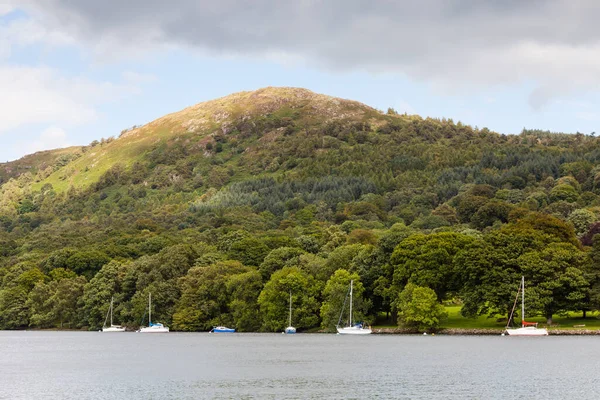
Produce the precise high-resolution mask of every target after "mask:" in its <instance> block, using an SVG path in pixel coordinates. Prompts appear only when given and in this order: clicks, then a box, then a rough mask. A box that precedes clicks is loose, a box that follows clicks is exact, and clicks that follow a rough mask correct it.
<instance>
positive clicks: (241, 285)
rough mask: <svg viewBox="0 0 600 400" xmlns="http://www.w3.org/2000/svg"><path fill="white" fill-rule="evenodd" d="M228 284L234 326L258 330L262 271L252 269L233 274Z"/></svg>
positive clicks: (249, 330)
mask: <svg viewBox="0 0 600 400" xmlns="http://www.w3.org/2000/svg"><path fill="white" fill-rule="evenodd" d="M226 286H227V292H228V294H229V298H230V301H229V310H230V312H231V316H232V318H233V324H234V326H235V327H236V328H237V330H238V331H240V332H255V331H258V330H259V329H260V326H261V320H260V312H259V308H258V296H259V294H260V291H261V289H262V287H263V281H262V277H261V275H260V273H259V272H258V271H255V270H252V271H248V272H245V273H242V274H236V275H231V276H230V277H229V278H228V279H227V283H226Z"/></svg>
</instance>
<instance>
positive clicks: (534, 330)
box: [506, 276, 548, 336]
mask: <svg viewBox="0 0 600 400" xmlns="http://www.w3.org/2000/svg"><path fill="white" fill-rule="evenodd" d="M519 291H520V292H521V296H522V297H521V327H520V328H514V329H509V328H508V325H507V326H506V333H507V334H508V335H509V336H548V331H547V330H546V329H544V328H538V327H537V326H538V323H537V322H527V321H525V277H524V276H522V277H521V285H520V286H519ZM519 291H517V298H519ZM516 305H517V304H516V300H515V305H514V306H513V310H512V312H511V316H510V318H509V319H508V323H509V324H510V321H511V319H512V315H513V313H514V311H515V306H516Z"/></svg>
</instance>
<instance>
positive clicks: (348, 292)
mask: <svg viewBox="0 0 600 400" xmlns="http://www.w3.org/2000/svg"><path fill="white" fill-rule="evenodd" d="M348 295H350V289H348V291H347V292H346V297H344V304H343V305H342V311H341V312H340V318H339V319H338V323H337V325H336V326H340V323H341V322H342V316H343V315H344V309H345V308H346V301H347V300H348Z"/></svg>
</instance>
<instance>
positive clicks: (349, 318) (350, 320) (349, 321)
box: [348, 280, 354, 326]
mask: <svg viewBox="0 0 600 400" xmlns="http://www.w3.org/2000/svg"><path fill="white" fill-rule="evenodd" d="M353 283H354V281H353V280H351V281H350V315H349V316H348V326H352V285H353Z"/></svg>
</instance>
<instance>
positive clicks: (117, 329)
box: [102, 296, 125, 332]
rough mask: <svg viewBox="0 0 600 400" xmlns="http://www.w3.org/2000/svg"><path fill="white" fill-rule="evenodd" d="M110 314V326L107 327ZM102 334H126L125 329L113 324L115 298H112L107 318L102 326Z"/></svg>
mask: <svg viewBox="0 0 600 400" xmlns="http://www.w3.org/2000/svg"><path fill="white" fill-rule="evenodd" d="M109 314H110V326H106V321H108V315H109ZM102 332H125V327H123V326H121V325H114V324H113V297H112V296H111V298H110V307H109V309H108V313H106V318H105V319H104V325H102Z"/></svg>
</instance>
